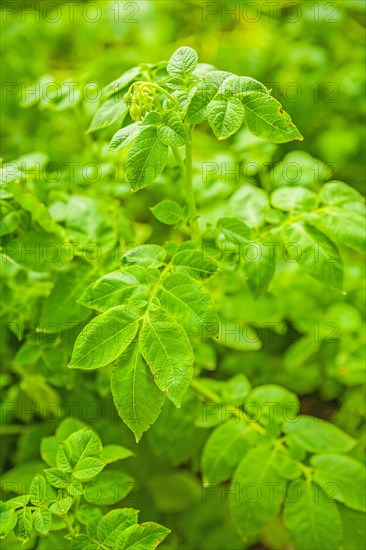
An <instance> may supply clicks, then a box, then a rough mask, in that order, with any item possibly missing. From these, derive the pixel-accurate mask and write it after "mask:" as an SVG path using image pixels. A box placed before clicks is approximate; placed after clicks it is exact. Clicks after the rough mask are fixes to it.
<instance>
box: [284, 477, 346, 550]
mask: <svg viewBox="0 0 366 550" xmlns="http://www.w3.org/2000/svg"><path fill="white" fill-rule="evenodd" d="M284 521H285V525H286V527H287V528H288V529H289V531H290V537H291V539H292V541H293V542H294V545H295V548H296V549H298V550H309V549H310V548H314V549H315V548H321V549H322V550H335V549H336V548H339V543H340V540H341V536H342V526H341V520H340V516H339V512H338V510H337V507H336V505H335V504H334V503H333V502H332V501H331V500H329V499H327V496H326V495H325V494H324V493H323V491H322V490H321V489H320V488H319V487H317V486H316V485H315V484H313V483H310V482H307V481H302V480H301V481H296V482H295V483H294V485H293V486H292V487H291V490H289V492H288V498H287V501H286V504H285V510H284Z"/></svg>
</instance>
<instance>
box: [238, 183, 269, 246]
mask: <svg viewBox="0 0 366 550" xmlns="http://www.w3.org/2000/svg"><path fill="white" fill-rule="evenodd" d="M230 208H231V211H232V213H233V215H234V216H235V217H237V218H239V219H240V220H242V221H243V222H244V224H245V225H247V226H248V227H251V228H252V227H255V228H258V227H260V226H261V225H263V224H264V223H265V219H266V214H267V212H268V210H269V202H268V195H267V193H266V192H265V191H264V190H263V189H259V188H258V187H255V186H254V185H243V186H242V187H240V189H238V191H236V192H235V193H234V194H233V195H232V197H231V199H230ZM242 234H243V236H244V237H245V235H246V234H245V228H243V227H242Z"/></svg>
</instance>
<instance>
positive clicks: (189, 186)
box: [184, 131, 199, 240]
mask: <svg viewBox="0 0 366 550" xmlns="http://www.w3.org/2000/svg"><path fill="white" fill-rule="evenodd" d="M189 138H190V143H187V145H186V173H185V178H184V181H185V191H186V197H187V202H188V210H189V217H190V218H191V229H192V239H193V240H198V239H199V229H198V223H197V208H196V200H195V198H194V189H193V178H192V132H191V131H190V132H189Z"/></svg>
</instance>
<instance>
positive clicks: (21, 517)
mask: <svg viewBox="0 0 366 550" xmlns="http://www.w3.org/2000/svg"><path fill="white" fill-rule="evenodd" d="M32 527H33V518H32V512H31V510H30V508H23V509H22V510H20V511H19V512H18V521H17V524H16V526H15V527H14V533H15V536H16V537H17V539H19V540H20V541H21V542H27V541H28V540H29V539H30V537H31V535H32Z"/></svg>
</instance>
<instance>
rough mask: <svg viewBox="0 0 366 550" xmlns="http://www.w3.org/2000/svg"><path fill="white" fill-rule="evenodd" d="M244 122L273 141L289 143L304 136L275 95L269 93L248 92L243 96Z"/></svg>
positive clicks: (251, 129)
mask: <svg viewBox="0 0 366 550" xmlns="http://www.w3.org/2000/svg"><path fill="white" fill-rule="evenodd" d="M241 102H242V105H243V107H244V122H245V124H246V125H247V126H248V129H249V131H250V132H251V133H252V134H254V135H255V136H257V137H259V138H261V139H265V140H267V141H271V142H273V143H287V142H288V141H293V140H294V139H296V140H300V141H302V140H303V139H304V138H303V137H302V135H301V134H300V132H299V130H298V129H297V128H296V126H295V125H294V124H293V122H292V120H291V117H290V115H288V114H287V113H286V112H285V111H284V110H283V109H282V106H281V103H279V102H278V101H277V100H276V99H275V98H274V97H272V96H270V95H267V94H257V93H254V94H247V95H244V96H243V97H242V98H241Z"/></svg>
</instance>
